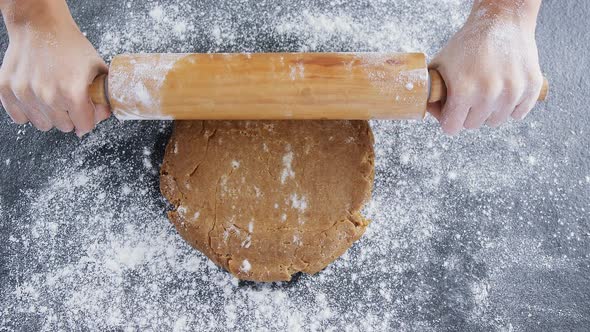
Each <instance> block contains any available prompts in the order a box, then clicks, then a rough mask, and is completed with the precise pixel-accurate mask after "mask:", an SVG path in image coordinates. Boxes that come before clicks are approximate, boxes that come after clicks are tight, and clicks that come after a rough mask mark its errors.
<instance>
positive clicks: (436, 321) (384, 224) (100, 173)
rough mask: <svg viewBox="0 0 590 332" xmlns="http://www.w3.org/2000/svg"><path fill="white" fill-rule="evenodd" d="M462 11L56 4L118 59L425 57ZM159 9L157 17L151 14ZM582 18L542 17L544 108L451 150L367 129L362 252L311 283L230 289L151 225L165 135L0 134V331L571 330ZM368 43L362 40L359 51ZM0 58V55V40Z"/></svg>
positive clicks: (580, 269) (432, 6) (589, 243)
mask: <svg viewBox="0 0 590 332" xmlns="http://www.w3.org/2000/svg"><path fill="white" fill-rule="evenodd" d="M468 2H469V1H461V0H450V1H434V0H421V1H409V0H408V1H399V0H398V1H393V0H392V1H383V2H381V1H370V0H362V1H338V0H334V1H331V2H328V1H309V2H303V1H255V2H252V3H250V2H248V1H200V2H197V1H194V2H191V1H188V2H184V1H161V2H160V5H159V4H158V2H157V1H139V0H129V1H114V0H109V1H76V2H73V1H71V7H72V10H73V13H74V16H75V18H76V20H77V21H78V23H79V24H80V25H81V29H82V30H83V31H84V32H85V33H87V35H88V37H89V39H90V40H91V41H92V42H93V44H95V45H96V46H97V48H98V49H99V51H100V52H101V53H102V54H103V55H104V56H105V57H106V58H110V57H111V56H112V55H113V54H116V53H122V52H140V51H144V52H207V51H231V52H240V51H249V52H260V51H300V50H311V51H316V50H321V51H367V50H390V51H408V50H419V51H426V52H429V53H433V52H435V51H436V50H437V49H438V48H439V47H440V46H441V45H442V43H443V42H444V41H445V40H446V39H447V38H448V37H449V36H450V35H451V34H452V33H453V32H454V30H455V29H456V28H457V26H458V25H459V24H460V22H461V19H462V18H463V17H465V15H466V12H467V8H468V7H469V3H468ZM158 8H159V9H158ZM589 16H590V2H588V1H584V0H571V1H558V0H545V1H544V4H543V7H542V10H541V16H540V19H539V26H538V31H537V35H538V45H539V49H540V57H541V62H542V67H543V69H544V71H545V73H546V75H547V77H548V78H549V79H550V81H551V95H550V99H549V102H548V103H547V104H546V105H544V106H542V107H540V109H538V110H536V111H535V112H534V113H533V114H532V115H530V116H529V117H528V118H527V119H526V120H525V121H524V122H522V123H513V124H509V125H507V126H505V127H503V128H501V129H499V130H490V129H483V130H481V131H477V132H467V133H463V134H462V135H460V136H458V137H455V138H450V137H445V136H443V135H442V134H441V133H440V130H439V129H438V126H437V125H436V123H434V121H432V120H429V121H427V122H425V123H419V122H385V121H384V122H372V126H373V129H374V131H375V136H376V147H375V148H376V153H377V165H376V168H377V169H376V170H377V175H376V183H375V190H374V198H373V201H372V202H371V204H370V205H369V207H368V208H367V211H366V213H367V214H368V215H369V216H370V217H371V218H372V219H373V223H372V224H371V226H370V228H369V230H368V232H367V234H366V235H365V236H364V237H363V239H362V240H361V241H360V242H359V243H357V244H356V245H355V246H354V247H353V248H352V249H351V250H350V251H349V252H348V253H347V254H346V255H345V257H343V258H342V259H340V260H338V261H337V262H335V263H334V264H333V265H331V266H330V267H329V268H327V269H326V270H325V271H323V272H321V273H320V274H318V275H316V276H298V277H297V278H296V280H294V281H292V282H291V283H287V284H285V283H282V284H273V285H261V284H254V283H245V282H237V281H236V280H235V279H233V278H231V277H230V276H229V275H228V274H227V273H225V272H223V271H220V270H219V269H218V268H216V267H215V266H213V265H212V264H211V263H209V262H208V260H207V259H206V258H205V257H204V256H202V255H201V254H199V253H197V252H195V251H193V250H192V249H190V248H189V247H188V246H187V245H186V244H184V243H183V242H182V240H180V239H179V238H178V236H177V235H176V233H175V231H174V230H173V228H172V227H171V226H170V225H169V224H168V222H167V220H166V218H165V215H164V210H165V208H166V203H165V202H164V200H163V199H162V198H161V197H160V194H159V189H158V174H157V170H158V167H159V163H160V162H161V158H162V154H163V149H164V146H165V144H166V140H167V138H168V136H169V134H170V129H171V123H169V122H125V123H120V122H118V121H117V120H115V119H110V120H109V121H107V122H106V123H103V124H101V125H100V127H99V128H98V130H97V131H95V132H94V133H92V134H91V135H89V136H87V137H85V138H84V139H83V140H78V139H77V138H75V137H73V135H64V134H61V133H59V132H56V131H51V132H49V133H40V132H37V131H35V130H33V129H32V128H31V127H30V126H17V125H13V124H10V123H9V121H8V117H7V116H6V115H5V114H4V113H2V114H1V115H0V142H1V143H0V330H13V329H15V330H23V331H25V330H40V329H41V330H51V331H54V330H70V329H71V330H99V329H100V330H171V329H172V328H175V329H177V330H178V331H182V330H200V329H201V330H202V329H215V330H236V329H238V330H263V329H269V330H277V329H289V330H297V329H298V328H300V329H303V330H327V329H330V328H333V329H334V330H337V331H341V330H346V329H348V330H350V331H355V330H380V331H383V330H392V329H393V330H418V331H428V330H437V331H439V330H453V331H455V330H473V331H480V330H502V331H513V330H514V331H525V330H526V331H534V330H539V331H552V330H568V331H571V330H579V331H582V330H588V326H590V280H589V279H590V265H589V263H590V259H589V254H590V230H589V227H588V222H589V221H590V220H589V219H590V218H589V211H590V195H589V194H590V162H589V161H590V136H589V134H588V133H589V130H590V115H589V114H588V109H587V105H588V101H589V100H588V91H589V89H590V81H589V80H588V75H587V73H588V72H590V57H589V55H588V51H589V49H588V45H590V34H588V24H587V18H588V17H589ZM373 31H374V32H373ZM0 43H1V44H2V45H1V49H2V51H4V50H5V49H6V47H7V43H8V41H7V36H6V34H3V35H2V37H1V39H0Z"/></svg>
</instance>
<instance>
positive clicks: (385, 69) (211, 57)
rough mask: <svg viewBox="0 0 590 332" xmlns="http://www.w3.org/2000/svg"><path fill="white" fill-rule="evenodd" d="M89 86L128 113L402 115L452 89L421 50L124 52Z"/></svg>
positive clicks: (421, 109) (418, 113) (420, 112)
mask: <svg viewBox="0 0 590 332" xmlns="http://www.w3.org/2000/svg"><path fill="white" fill-rule="evenodd" d="M548 89H549V85H548V81H547V80H546V79H545V80H544V84H543V88H542V90H541V93H540V96H539V100H544V99H545V98H546V96H547V92H548ZM89 93H90V97H91V99H92V101H93V102H94V103H95V104H103V105H110V106H111V109H112V111H113V114H114V115H115V116H116V117H117V118H119V119H122V120H127V119H149V120H158V119H176V120H283V119H297V120H309V119H333V120H337V119H347V120H366V119H394V120H404V119H422V118H424V116H425V112H426V106H427V102H437V101H441V100H444V99H445V97H446V95H447V88H446V85H445V82H444V80H443V78H442V77H441V75H440V73H439V72H438V71H436V70H434V69H430V70H428V69H427V64H426V57H425V55H424V54H422V53H257V54H125V55H119V56H116V57H115V58H114V59H113V61H112V63H111V68H110V74H109V76H107V75H100V76H98V77H97V78H96V79H95V81H94V82H93V83H92V84H91V86H90V90H89Z"/></svg>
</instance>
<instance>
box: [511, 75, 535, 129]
mask: <svg viewBox="0 0 590 332" xmlns="http://www.w3.org/2000/svg"><path fill="white" fill-rule="evenodd" d="M542 86H543V80H542V77H541V78H540V79H538V81H536V82H534V83H533V85H532V88H530V89H529V91H528V92H527V93H526V94H525V95H524V97H523V99H522V100H521V101H520V103H519V104H518V106H516V108H515V109H514V112H512V114H511V116H512V118H513V119H516V120H522V119H524V118H525V117H526V116H527V114H529V113H530V111H531V110H532V109H533V108H534V107H535V105H536V104H537V99H538V98H539V94H540V93H541V88H542Z"/></svg>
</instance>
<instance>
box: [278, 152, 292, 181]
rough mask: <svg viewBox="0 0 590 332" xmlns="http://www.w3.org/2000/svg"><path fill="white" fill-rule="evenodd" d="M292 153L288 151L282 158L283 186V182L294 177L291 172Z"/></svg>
mask: <svg viewBox="0 0 590 332" xmlns="http://www.w3.org/2000/svg"><path fill="white" fill-rule="evenodd" d="M292 164H293V152H292V151H289V152H287V153H286V154H285V155H284V156H283V170H282V171H281V183H282V184H285V181H287V179H289V178H294V177H295V172H294V171H293V165H292Z"/></svg>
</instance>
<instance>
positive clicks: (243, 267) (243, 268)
mask: <svg viewBox="0 0 590 332" xmlns="http://www.w3.org/2000/svg"><path fill="white" fill-rule="evenodd" d="M251 268H252V265H251V264H250V262H249V261H248V260H247V259H244V260H243V261H242V265H240V271H242V272H249V271H250V269H251Z"/></svg>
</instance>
